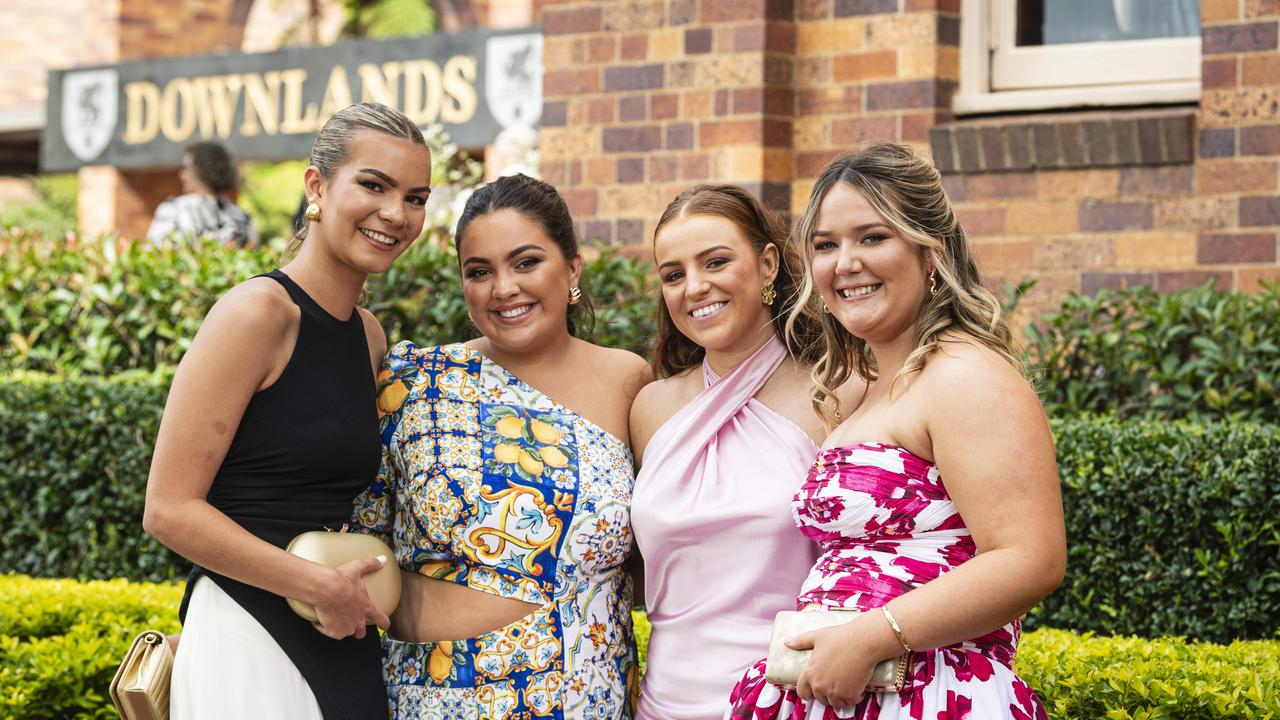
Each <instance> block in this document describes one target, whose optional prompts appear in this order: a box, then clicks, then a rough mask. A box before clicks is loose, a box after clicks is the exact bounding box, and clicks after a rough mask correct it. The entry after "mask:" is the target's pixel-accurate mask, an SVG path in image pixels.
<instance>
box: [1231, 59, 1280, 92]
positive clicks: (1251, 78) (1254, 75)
mask: <svg viewBox="0 0 1280 720" xmlns="http://www.w3.org/2000/svg"><path fill="white" fill-rule="evenodd" d="M1278 81H1280V53H1266V54H1265V55H1245V56H1243V57H1241V58H1240V84H1242V85H1274V84H1276V82H1278Z"/></svg>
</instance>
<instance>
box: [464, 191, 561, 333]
mask: <svg viewBox="0 0 1280 720" xmlns="http://www.w3.org/2000/svg"><path fill="white" fill-rule="evenodd" d="M458 259H459V261H460V262H461V263H462V292H463V295H464V296H465V297H466V301H467V310H468V312H470V314H471V320H472V322H474V323H475V325H476V327H477V328H478V329H479V330H480V332H481V333H483V334H484V336H485V337H486V338H488V339H489V343H490V345H492V346H493V347H494V348H495V349H497V350H499V351H501V352H504V353H507V354H519V353H527V352H530V351H536V350H537V349H539V348H543V347H547V346H548V345H549V344H551V343H555V342H558V341H562V340H564V339H565V338H566V337H567V336H568V334H569V330H568V325H567V321H566V320H567V315H568V308H569V304H568V303H569V289H570V288H572V287H576V286H577V285H578V277H579V275H580V274H581V273H582V258H581V257H574V258H572V259H569V260H566V259H565V257H564V254H563V253H562V252H561V250H560V248H559V246H558V245H556V243H555V242H553V241H552V240H551V237H550V236H549V235H547V231H546V229H545V228H543V227H542V225H541V224H540V223H538V222H535V221H534V220H531V219H529V218H528V217H526V216H525V215H523V214H521V213H520V212H518V211H516V210H511V209H503V210H495V211H493V212H490V213H488V214H485V215H479V216H477V217H475V218H474V219H473V220H472V221H471V223H470V224H469V225H468V226H467V228H466V230H465V233H464V235H463V237H462V238H461V239H460V241H459V243H458Z"/></svg>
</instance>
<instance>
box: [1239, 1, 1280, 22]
mask: <svg viewBox="0 0 1280 720" xmlns="http://www.w3.org/2000/svg"><path fill="white" fill-rule="evenodd" d="M1277 15H1280V0H1244V16H1245V18H1246V19H1249V20H1255V19H1259V18H1274V17H1275V16H1277Z"/></svg>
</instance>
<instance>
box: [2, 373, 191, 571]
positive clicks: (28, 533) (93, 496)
mask: <svg viewBox="0 0 1280 720" xmlns="http://www.w3.org/2000/svg"><path fill="white" fill-rule="evenodd" d="M167 390H168V376H167V375H160V376H157V377H153V376H150V375H146V374H142V373H134V374H130V375H119V376H116V377H113V378H107V379H102V378H81V379H68V380H58V379H56V378H52V377H48V376H41V375H36V374H34V373H24V374H18V375H12V376H7V377H3V378H2V379H0V567H2V568H4V569H5V570H9V571H18V572H23V573H28V574H32V575H41V576H46V577H50V576H52V577H80V578H109V577H117V576H118V577H127V578H134V579H147V580H162V579H167V578H172V577H177V576H180V575H184V574H185V573H186V571H187V569H188V568H189V567H190V565H189V564H187V563H186V562H185V561H183V560H182V559H181V558H179V557H177V556H176V555H174V554H173V553H171V552H170V551H169V550H168V549H166V548H165V547H164V546H162V545H160V544H159V543H157V542H156V541H155V540H152V539H151V538H150V537H148V536H147V535H145V534H144V533H143V532H142V506H143V499H144V493H145V490H146V482H147V471H148V468H149V466H150V464H151V450H152V445H153V443H154V442H155V438H156V431H157V429H158V428H159V425H160V414H161V412H162V411H163V409H164V399H165V394H166V392H167Z"/></svg>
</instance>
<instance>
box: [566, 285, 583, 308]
mask: <svg viewBox="0 0 1280 720" xmlns="http://www.w3.org/2000/svg"><path fill="white" fill-rule="evenodd" d="M580 302H582V290H580V289H578V286H577V285H574V286H573V287H571V288H569V304H570V305H577V304H578V303H580Z"/></svg>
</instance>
